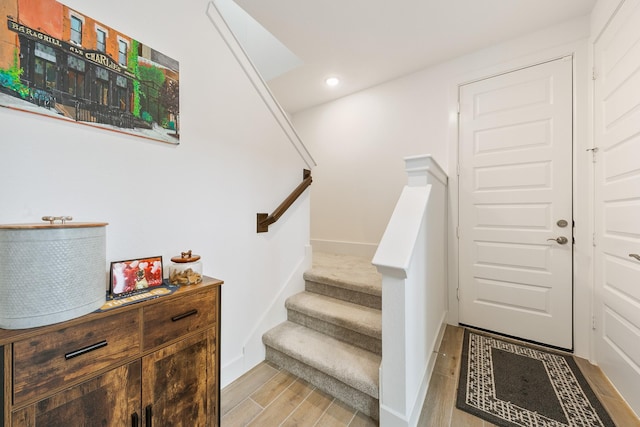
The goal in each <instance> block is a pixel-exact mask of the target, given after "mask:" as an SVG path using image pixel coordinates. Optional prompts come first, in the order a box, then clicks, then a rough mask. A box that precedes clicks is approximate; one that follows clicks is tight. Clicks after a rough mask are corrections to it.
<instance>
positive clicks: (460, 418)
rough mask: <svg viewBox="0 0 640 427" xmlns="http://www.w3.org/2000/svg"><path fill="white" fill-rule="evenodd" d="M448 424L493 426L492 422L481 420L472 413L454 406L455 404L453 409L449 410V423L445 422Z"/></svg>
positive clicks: (473, 426)
mask: <svg viewBox="0 0 640 427" xmlns="http://www.w3.org/2000/svg"><path fill="white" fill-rule="evenodd" d="M447 425H450V426H456V427H488V426H493V424H491V423H489V422H487V421H484V420H482V419H481V418H478V417H474V416H473V415H471V414H469V413H467V412H464V411H461V410H460V409H458V408H456V407H455V405H454V407H453V411H452V412H451V424H447Z"/></svg>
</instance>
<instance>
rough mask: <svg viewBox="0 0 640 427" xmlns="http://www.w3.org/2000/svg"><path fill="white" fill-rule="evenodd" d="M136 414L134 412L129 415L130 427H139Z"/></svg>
mask: <svg viewBox="0 0 640 427" xmlns="http://www.w3.org/2000/svg"><path fill="white" fill-rule="evenodd" d="M138 418H139V417H138V413H137V412H134V413H133V414H131V427H140V422H139V420H138Z"/></svg>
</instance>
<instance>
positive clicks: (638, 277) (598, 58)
mask: <svg viewBox="0 0 640 427" xmlns="http://www.w3.org/2000/svg"><path fill="white" fill-rule="evenodd" d="M595 68H596V69H595V71H596V76H597V78H596V80H595V92H594V105H595V146H596V147H598V150H597V152H596V153H595V154H594V155H595V161H596V163H595V231H596V239H595V243H596V246H595V298H594V308H595V314H596V332H595V334H596V340H595V342H596V357H597V361H598V364H599V365H600V367H601V368H602V370H603V371H604V372H605V374H606V375H607V376H608V377H609V379H610V380H611V382H613V384H614V385H615V386H616V388H617V389H618V390H619V391H620V393H621V394H622V395H623V396H624V398H625V399H626V400H627V402H628V403H629V404H630V406H631V407H632V408H633V409H634V411H635V412H636V414H640V259H636V258H634V257H633V256H632V255H638V256H640V1H639V0H626V1H625V2H624V4H623V6H622V8H621V9H620V10H619V11H618V13H617V14H616V16H615V17H614V18H613V19H612V20H611V22H610V23H609V26H608V27H607V28H606V30H605V31H604V32H603V34H602V35H601V36H600V37H599V38H598V39H597V40H596V43H595Z"/></svg>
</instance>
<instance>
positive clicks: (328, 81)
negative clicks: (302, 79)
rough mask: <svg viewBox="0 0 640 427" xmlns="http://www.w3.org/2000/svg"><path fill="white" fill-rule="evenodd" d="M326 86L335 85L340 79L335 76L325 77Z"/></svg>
mask: <svg viewBox="0 0 640 427" xmlns="http://www.w3.org/2000/svg"><path fill="white" fill-rule="evenodd" d="M324 82H325V83H326V85H327V86H332V87H333V86H337V85H338V83H340V79H338V78H337V77H329V78H327V79H326V80H325V81H324Z"/></svg>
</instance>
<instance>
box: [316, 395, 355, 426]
mask: <svg viewBox="0 0 640 427" xmlns="http://www.w3.org/2000/svg"><path fill="white" fill-rule="evenodd" d="M355 413H356V411H355V410H353V409H352V408H350V407H348V406H347V405H346V404H344V403H343V402H341V401H339V400H338V399H334V401H333V402H332V403H331V405H329V407H328V408H327V410H326V412H325V413H324V414H323V415H322V417H321V418H320V419H319V420H318V423H317V424H316V426H317V427H346V426H348V425H349V423H350V422H351V421H352V420H353V418H354V416H355Z"/></svg>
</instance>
